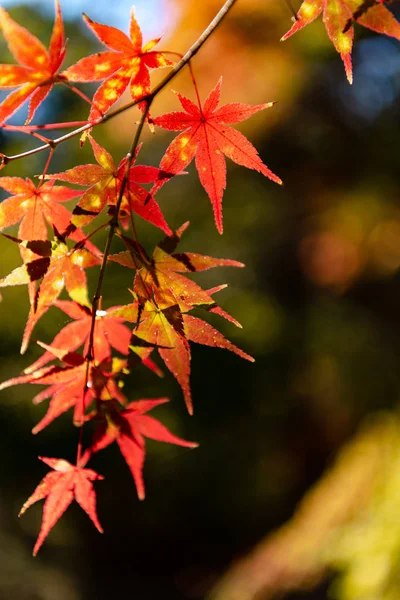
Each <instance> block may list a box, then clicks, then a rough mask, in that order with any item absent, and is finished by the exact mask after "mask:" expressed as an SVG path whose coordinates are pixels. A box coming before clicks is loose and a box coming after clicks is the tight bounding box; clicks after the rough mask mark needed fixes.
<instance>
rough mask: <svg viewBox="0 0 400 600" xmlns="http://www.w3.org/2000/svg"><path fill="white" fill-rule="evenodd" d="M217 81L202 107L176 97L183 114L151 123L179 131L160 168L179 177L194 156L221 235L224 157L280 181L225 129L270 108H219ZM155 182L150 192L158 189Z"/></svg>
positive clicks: (236, 135)
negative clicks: (178, 174)
mask: <svg viewBox="0 0 400 600" xmlns="http://www.w3.org/2000/svg"><path fill="white" fill-rule="evenodd" d="M221 82H222V80H221V79H220V80H219V82H218V83H217V85H216V86H215V88H214V89H213V90H212V91H211V92H210V94H209V96H208V97H207V98H206V100H205V102H204V104H203V106H201V105H200V104H199V106H198V107H197V106H196V105H195V104H193V102H191V100H189V99H188V98H185V97H184V96H181V95H180V94H177V96H178V98H179V101H180V103H181V105H182V107H183V109H184V112H172V113H168V114H165V115H162V116H160V117H156V118H154V119H152V122H154V123H155V124H156V125H158V126H159V127H162V128H163V129H168V130H170V131H181V130H184V131H183V133H181V134H179V135H178V136H177V137H176V138H175V139H174V140H173V142H172V143H171V144H170V145H169V147H168V149H167V151H166V153H165V155H164V157H163V158H162V160H161V163H160V168H161V169H163V170H164V171H166V172H168V173H175V174H177V173H180V172H181V171H182V170H183V169H185V168H186V167H187V166H188V164H189V163H190V162H191V161H192V159H193V158H194V157H195V156H196V168H197V171H198V174H199V178H200V182H201V184H202V185H203V187H204V189H205V190H206V192H207V194H208V196H209V198H210V200H211V204H212V206H213V210H214V218H215V223H216V226H217V229H218V231H219V233H222V231H223V226H222V196H223V193H224V190H225V187H226V163H225V158H224V154H225V156H227V157H228V158H230V159H231V160H233V161H234V162H236V163H237V164H238V165H242V166H244V167H247V168H249V169H254V170H255V171H259V172H260V173H262V174H263V175H265V176H266V177H268V178H269V179H272V181H275V182H276V183H279V184H282V181H281V180H280V179H279V177H277V176H276V175H275V174H274V173H273V172H272V171H271V170H270V169H268V167H266V166H265V165H264V163H263V162H262V160H261V159H260V157H259V155H258V153H257V150H256V149H255V148H254V146H253V145H252V144H251V143H250V142H249V141H248V139H247V138H245V137H244V135H242V134H241V133H240V132H239V131H237V130H235V129H232V128H231V127H228V125H232V124H233V123H238V122H239V121H244V120H246V119H248V118H249V117H251V116H252V115H254V114H255V113H257V112H259V111H260V110H263V109H265V108H269V107H270V106H272V104H271V103H269V104H258V105H256V106H250V105H248V104H240V103H234V104H225V105H223V106H220V107H219V108H217V107H218V103H219V100H220V95H221ZM162 184H163V182H162V181H160V182H157V183H156V184H155V186H154V187H153V190H152V191H153V192H154V191H155V190H157V189H159V188H160V187H161V185H162Z"/></svg>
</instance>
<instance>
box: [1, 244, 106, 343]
mask: <svg viewBox="0 0 400 600" xmlns="http://www.w3.org/2000/svg"><path fill="white" fill-rule="evenodd" d="M9 237H10V236H9ZM15 241H17V242H18V243H19V245H20V247H22V248H26V249H28V250H31V251H32V252H34V253H35V254H36V255H38V257H39V258H35V259H34V260H30V261H29V262H27V263H26V264H24V265H22V266H20V267H17V268H16V269H14V270H13V271H12V272H11V273H9V275H7V276H6V277H4V278H3V279H1V280H0V287H7V286H14V285H24V284H30V283H32V282H37V281H38V280H39V279H42V281H41V283H40V287H39V289H38V290H37V293H36V297H35V301H34V304H33V305H32V306H31V310H30V313H29V317H28V321H27V324H26V327H25V332H24V336H23V340H22V347H21V353H22V354H23V353H24V352H25V350H26V348H27V345H28V342H29V339H30V336H31V334H32V331H33V328H34V327H35V325H36V323H37V322H38V321H39V319H40V318H41V317H42V316H43V315H44V314H45V313H46V312H47V310H48V309H49V308H50V306H51V305H52V304H53V303H54V302H55V301H56V300H57V298H58V296H59V295H60V294H61V292H62V290H63V288H64V286H65V287H66V289H67V292H68V294H69V295H70V297H71V298H72V299H73V300H75V301H76V302H78V303H79V304H83V305H86V306H90V303H89V298H88V290H87V280H86V273H85V269H86V268H88V267H93V266H95V265H98V264H100V262H101V261H100V258H99V257H98V256H94V254H92V253H91V252H89V250H88V249H86V248H84V247H82V243H81V242H78V244H77V245H76V246H75V247H74V248H72V249H71V250H69V249H68V246H67V245H66V243H65V241H62V240H61V239H56V240H55V241H54V242H53V243H51V242H50V241H48V240H46V241H43V240H31V241H26V240H24V241H22V240H18V239H16V240H15Z"/></svg>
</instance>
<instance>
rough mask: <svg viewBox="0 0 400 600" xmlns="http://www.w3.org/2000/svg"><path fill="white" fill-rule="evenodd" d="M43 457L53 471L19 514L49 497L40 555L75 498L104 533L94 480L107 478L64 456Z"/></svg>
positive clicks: (37, 544)
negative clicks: (83, 467)
mask: <svg viewBox="0 0 400 600" xmlns="http://www.w3.org/2000/svg"><path fill="white" fill-rule="evenodd" d="M39 459H40V460H42V461H43V462H44V463H45V464H46V465H48V466H49V467H51V468H52V469H53V471H51V472H50V473H47V475H45V477H44V478H43V479H42V481H41V482H40V483H39V485H38V486H37V488H36V489H35V491H34V492H33V494H32V496H30V498H28V500H27V501H26V502H25V503H24V505H23V507H22V508H21V511H20V513H19V516H21V515H23V514H24V512H25V511H26V510H27V509H28V508H29V507H30V506H32V504H34V503H35V502H37V501H38V500H43V498H46V501H45V503H44V506H43V520H42V526H41V529H40V532H39V536H38V538H37V540H36V544H35V546H34V548H33V555H34V556H36V554H37V553H38V552H39V550H40V547H41V546H42V544H43V542H44V540H45V539H46V537H47V536H48V534H49V532H50V530H51V529H52V528H53V527H54V525H55V524H56V523H57V521H58V520H59V519H60V518H61V517H62V515H63V514H64V512H65V511H66V510H67V508H68V506H69V505H70V504H71V502H72V500H73V499H74V498H75V500H76V501H77V503H78V504H79V506H80V507H81V508H83V510H84V511H85V513H86V514H87V515H88V517H89V518H90V519H91V521H92V522H93V524H94V526H95V527H96V529H97V530H98V531H99V532H100V533H103V529H102V527H101V525H100V523H99V520H98V518H97V512H96V494H95V491H94V489H93V483H92V482H93V481H96V480H99V479H104V477H103V476H102V475H99V474H98V473H96V472H95V471H92V470H91V469H82V468H79V467H74V466H73V465H71V463H69V462H68V461H66V460H64V459H61V458H46V457H44V456H39Z"/></svg>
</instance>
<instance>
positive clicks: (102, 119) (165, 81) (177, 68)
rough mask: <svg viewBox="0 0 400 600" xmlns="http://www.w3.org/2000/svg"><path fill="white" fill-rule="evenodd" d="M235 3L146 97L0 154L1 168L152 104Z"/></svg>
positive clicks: (227, 4)
mask: <svg viewBox="0 0 400 600" xmlns="http://www.w3.org/2000/svg"><path fill="white" fill-rule="evenodd" d="M236 1H237V0H226V2H225V4H224V5H223V6H222V8H221V10H220V11H219V12H218V14H217V15H216V16H215V17H214V19H213V20H212V21H211V23H210V24H209V25H208V27H207V28H206V29H205V30H204V31H203V33H202V34H201V36H200V37H199V38H198V39H197V41H196V42H195V43H194V44H193V45H192V46H191V47H190V48H189V50H188V51H187V52H186V54H185V55H184V56H183V58H182V59H181V60H180V61H179V62H177V63H176V65H175V66H174V67H173V68H172V69H171V71H170V72H169V73H168V75H166V76H165V77H164V79H162V80H161V81H160V83H159V84H158V85H156V86H155V87H154V89H153V90H152V91H151V92H150V94H148V95H147V96H144V97H143V98H140V99H138V100H132V101H131V102H128V103H127V104H124V106H121V107H120V108H117V109H115V110H113V111H111V112H110V113H108V114H107V115H104V116H103V117H100V118H99V119H98V120H97V121H95V122H94V123H86V124H85V125H83V126H82V127H78V128H77V129H74V131H70V132H69V133H66V134H65V135H62V136H61V137H58V138H56V139H54V140H51V141H49V142H48V143H46V144H43V145H42V146H37V147H36V148H32V149H31V150H27V151H26V152H21V153H20V154H14V155H12V156H7V155H6V154H2V153H0V156H1V167H3V166H6V165H7V164H8V163H10V162H12V161H14V160H19V159H21V158H26V157H28V156H32V155H33V154H37V153H39V152H43V151H44V150H47V149H48V148H53V149H55V148H57V146H59V145H60V144H63V143H64V142H66V141H67V140H70V139H71V138H74V137H76V136H78V135H81V134H82V133H84V132H85V131H87V130H88V129H91V128H92V127H96V126H97V125H101V124H102V123H106V122H107V121H109V120H110V119H112V118H114V117H116V116H117V115H119V114H121V113H123V112H125V111H126V110H128V109H129V108H132V107H134V106H137V104H139V103H140V102H147V104H148V106H149V105H150V104H151V103H152V102H153V100H154V98H155V97H156V96H157V95H158V94H159V93H160V92H161V91H162V90H163V89H164V87H165V86H166V85H167V84H168V83H169V82H170V81H172V79H174V77H176V75H178V73H179V72H180V71H181V70H182V69H183V67H185V66H186V65H187V64H188V63H189V61H190V60H191V59H192V58H193V57H194V56H195V55H196V54H197V52H198V51H199V50H200V48H201V47H202V45H203V44H204V43H205V42H206V41H207V40H208V38H209V37H210V35H211V34H212V33H213V32H214V31H215V29H216V28H217V27H218V25H220V23H221V22H222V21H223V19H224V18H225V16H226V15H227V14H228V12H229V11H230V9H231V8H232V7H233V5H234V4H235V2H236ZM1 167H0V168H1Z"/></svg>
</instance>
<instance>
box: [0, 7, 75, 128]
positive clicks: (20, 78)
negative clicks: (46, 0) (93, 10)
mask: <svg viewBox="0 0 400 600" xmlns="http://www.w3.org/2000/svg"><path fill="white" fill-rule="evenodd" d="M0 27H1V29H2V31H3V35H4V37H5V38H6V41H7V44H8V47H9V49H10V52H11V53H12V55H13V56H14V58H15V60H16V61H17V62H19V63H20V65H0V88H3V89H4V88H14V87H18V88H19V89H18V90H16V91H15V92H11V93H10V94H9V95H8V96H7V98H6V99H5V100H3V102H2V103H1V104H0V123H3V122H4V121H6V120H7V119H8V118H9V117H11V115H12V114H14V112H15V111H16V110H17V109H18V108H19V107H20V106H21V105H22V104H23V103H24V102H25V101H26V100H27V99H28V98H29V97H31V100H30V103H29V111H28V118H27V121H26V123H29V122H30V121H31V120H32V119H33V116H34V114H35V111H36V109H37V108H38V107H39V106H40V104H41V103H42V102H43V100H44V99H45V98H46V97H47V96H48V94H49V93H50V91H51V89H52V87H53V85H54V83H57V82H58V81H61V79H62V77H60V76H59V75H57V74H56V73H57V71H58V69H59V68H60V66H61V63H62V61H63V59H64V55H65V46H64V43H65V40H64V25H63V21H62V16H61V9H60V3H59V0H56V19H55V22H54V27H53V33H52V36H51V40H50V46H49V50H48V51H47V50H46V48H45V47H44V46H43V44H42V43H41V41H40V40H38V38H37V37H35V36H34V35H32V34H31V33H30V32H29V31H27V30H26V29H25V28H24V27H21V25H18V23H16V22H15V21H13V19H12V18H11V17H10V16H9V15H8V13H7V12H6V11H5V10H4V8H1V7H0Z"/></svg>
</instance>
